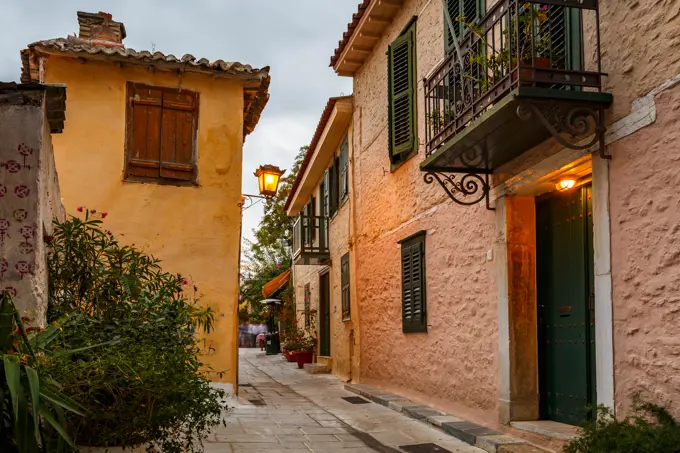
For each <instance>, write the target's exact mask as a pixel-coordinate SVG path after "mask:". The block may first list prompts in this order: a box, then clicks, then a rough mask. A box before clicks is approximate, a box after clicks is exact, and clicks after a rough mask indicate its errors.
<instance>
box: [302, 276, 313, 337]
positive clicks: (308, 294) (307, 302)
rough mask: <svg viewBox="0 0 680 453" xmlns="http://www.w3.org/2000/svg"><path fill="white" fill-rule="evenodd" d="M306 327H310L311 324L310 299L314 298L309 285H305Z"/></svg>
mask: <svg viewBox="0 0 680 453" xmlns="http://www.w3.org/2000/svg"><path fill="white" fill-rule="evenodd" d="M304 297H305V327H309V324H310V322H311V314H310V313H309V309H310V300H309V299H310V298H311V297H312V291H311V289H310V288H309V283H307V284H306V285H305V296H304Z"/></svg>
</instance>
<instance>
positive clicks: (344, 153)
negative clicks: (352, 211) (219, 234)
mask: <svg viewBox="0 0 680 453" xmlns="http://www.w3.org/2000/svg"><path fill="white" fill-rule="evenodd" d="M348 170H349V139H348V137H347V134H345V138H344V139H343V140H342V143H341V144H340V204H343V203H344V202H345V200H347V195H348V194H349V181H348V179H349V178H348V174H349V171H348Z"/></svg>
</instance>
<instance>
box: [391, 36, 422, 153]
mask: <svg viewBox="0 0 680 453" xmlns="http://www.w3.org/2000/svg"><path fill="white" fill-rule="evenodd" d="M388 54H389V93H390V96H389V101H390V115H389V117H390V153H391V157H392V161H393V163H394V161H398V160H399V159H401V158H402V156H403V155H407V154H409V153H411V152H412V151H414V150H415V149H417V147H416V139H415V137H416V130H415V124H416V121H415V118H416V112H415V25H412V26H411V27H409V28H408V29H407V30H406V31H405V32H404V34H402V35H401V36H399V37H398V38H397V39H396V40H394V42H393V43H392V44H391V45H390V47H389V50H388Z"/></svg>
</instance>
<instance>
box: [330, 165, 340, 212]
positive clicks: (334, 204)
mask: <svg viewBox="0 0 680 453" xmlns="http://www.w3.org/2000/svg"><path fill="white" fill-rule="evenodd" d="M338 167H339V163H338V158H337V157H335V156H334V157H333V162H332V163H331V168H330V169H329V170H330V173H329V174H330V184H329V185H330V187H329V196H330V205H329V207H330V215H331V217H332V216H334V215H335V213H336V212H338V184H339V183H338Z"/></svg>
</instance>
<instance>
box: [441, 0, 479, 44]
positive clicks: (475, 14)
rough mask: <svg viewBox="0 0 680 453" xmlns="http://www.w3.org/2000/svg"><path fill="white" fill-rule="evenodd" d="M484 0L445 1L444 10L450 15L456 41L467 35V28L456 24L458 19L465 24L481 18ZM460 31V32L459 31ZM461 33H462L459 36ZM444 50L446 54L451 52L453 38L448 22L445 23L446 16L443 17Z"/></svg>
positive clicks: (458, 23)
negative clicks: (460, 18)
mask: <svg viewBox="0 0 680 453" xmlns="http://www.w3.org/2000/svg"><path fill="white" fill-rule="evenodd" d="M484 4H485V2H484V0H446V8H447V9H448V11H449V14H450V15H451V21H452V22H453V32H454V33H455V34H456V36H457V37H458V41H459V42H460V41H461V38H462V37H464V36H465V34H466V33H467V31H468V30H467V28H466V27H463V25H462V24H461V23H460V22H458V18H459V17H462V18H464V19H465V21H466V22H470V23H475V22H477V21H478V20H479V19H481V17H482V16H483V11H484ZM461 29H462V30H461ZM461 31H462V32H463V33H462V34H461ZM444 37H445V38H444V48H445V49H446V52H449V51H451V52H452V51H453V49H454V48H455V46H454V45H453V37H452V36H451V31H450V30H449V25H448V22H447V21H446V14H445V15H444Z"/></svg>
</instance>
